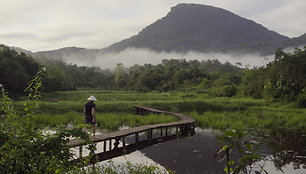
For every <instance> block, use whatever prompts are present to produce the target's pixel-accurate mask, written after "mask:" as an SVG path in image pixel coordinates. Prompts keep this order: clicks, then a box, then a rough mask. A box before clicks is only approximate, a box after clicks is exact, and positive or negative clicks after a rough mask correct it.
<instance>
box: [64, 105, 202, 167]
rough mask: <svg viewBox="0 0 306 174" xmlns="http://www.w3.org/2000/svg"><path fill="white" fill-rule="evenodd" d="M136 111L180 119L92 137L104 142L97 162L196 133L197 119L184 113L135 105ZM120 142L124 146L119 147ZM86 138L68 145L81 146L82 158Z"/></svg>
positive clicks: (97, 156) (80, 153)
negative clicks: (128, 139)
mask: <svg viewBox="0 0 306 174" xmlns="http://www.w3.org/2000/svg"><path fill="white" fill-rule="evenodd" d="M134 108H135V110H136V113H137V114H140V115H146V114H152V113H153V114H166V115H173V116H175V117H177V118H179V119H180V120H179V121H175V122H170V123H162V124H154V125H145V126H138V127H133V128H129V129H126V130H121V131H116V132H111V133H107V134H102V135H96V136H95V137H90V140H91V141H92V142H94V143H100V142H102V144H103V151H102V152H101V153H99V154H96V156H95V162H98V161H103V160H107V159H111V158H113V157H116V156H121V155H124V154H128V153H131V152H133V151H135V150H138V149H142V148H144V147H147V146H150V145H152V144H155V143H159V142H162V141H168V140H171V139H175V138H178V137H185V136H188V135H193V134H194V133H195V131H194V128H195V122H196V121H195V119H193V118H191V117H188V116H186V115H184V114H180V113H174V112H168V111H161V110H157V109H152V108H147V107H142V106H134ZM170 129H172V130H173V129H175V133H173V132H171V131H170ZM156 130H157V131H158V132H159V133H158V136H156V134H155V135H154V136H155V137H154V136H153V132H156ZM143 133H145V134H146V136H147V137H146V139H144V140H140V137H139V136H140V134H143ZM128 136H132V137H133V139H134V142H133V143H130V144H128V145H127V144H126V137H128ZM120 142H122V146H121V147H119V144H120ZM85 144H86V143H85V141H84V140H78V139H74V140H70V142H69V143H68V145H69V146H70V147H77V146H78V147H79V157H80V158H82V147H83V145H85Z"/></svg>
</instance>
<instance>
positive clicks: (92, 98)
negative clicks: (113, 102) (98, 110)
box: [87, 95, 97, 101]
mask: <svg viewBox="0 0 306 174" xmlns="http://www.w3.org/2000/svg"><path fill="white" fill-rule="evenodd" d="M87 100H88V101H97V99H96V97H95V96H93V95H92V96H90V97H88V99H87Z"/></svg>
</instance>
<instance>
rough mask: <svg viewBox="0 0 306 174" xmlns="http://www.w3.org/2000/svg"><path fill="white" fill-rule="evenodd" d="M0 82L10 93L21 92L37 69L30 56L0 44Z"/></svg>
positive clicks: (37, 66) (36, 64)
mask: <svg viewBox="0 0 306 174" xmlns="http://www.w3.org/2000/svg"><path fill="white" fill-rule="evenodd" d="M0 69H1V71H0V84H2V85H3V86H4V88H5V89H6V90H7V91H8V92H11V93H14V94H16V93H22V92H23V90H24V89H25V87H26V86H27V84H28V81H29V80H30V79H32V78H33V77H34V76H35V74H36V72H37V71H38V69H39V65H38V63H36V62H35V61H34V60H33V59H32V57H31V56H28V55H25V54H24V53H21V54H18V53H17V52H16V51H14V50H12V49H10V48H9V47H7V46H4V45H0Z"/></svg>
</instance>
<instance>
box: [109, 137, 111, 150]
mask: <svg viewBox="0 0 306 174" xmlns="http://www.w3.org/2000/svg"><path fill="white" fill-rule="evenodd" d="M111 150H112V139H109V151H111Z"/></svg>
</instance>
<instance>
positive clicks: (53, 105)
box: [14, 90, 306, 130]
mask: <svg viewBox="0 0 306 174" xmlns="http://www.w3.org/2000/svg"><path fill="white" fill-rule="evenodd" d="M89 95H94V96H96V98H97V99H98V101H97V102H95V103H96V107H97V122H98V126H99V127H100V129H107V130H117V129H118V128H119V127H120V126H130V127H134V126H137V125H145V124H155V123H163V122H169V121H172V120H173V119H172V118H171V117H169V116H164V115H158V116H156V115H148V116H145V117H142V116H138V115H135V114H134V113H135V110H134V108H133V105H141V106H146V107H151V108H155V109H160V110H165V111H172V112H178V113H185V114H187V115H191V116H192V117H194V118H195V119H196V120H197V125H198V126H200V127H202V128H209V127H211V128H216V129H222V130H224V129H247V128H264V129H276V128H280V127H281V128H286V129H291V128H296V127H298V128H301V129H305V124H306V111H305V109H301V108H297V107H296V106H297V104H296V103H277V102H272V101H268V100H256V99H250V98H207V96H206V95H203V94H198V93H190V92H167V93H158V92H149V93H139V92H132V91H85V90H83V91H65V92H53V93H45V94H43V95H42V96H43V97H42V100H41V101H40V102H39V103H38V104H39V109H38V110H37V112H36V116H35V122H36V124H37V126H39V125H43V126H56V125H59V124H68V123H71V124H81V123H83V116H82V112H83V107H84V104H85V103H86V99H87V97H88V96H89ZM14 105H15V107H16V108H17V109H18V108H23V101H16V102H14ZM169 119H170V120H169Z"/></svg>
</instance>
